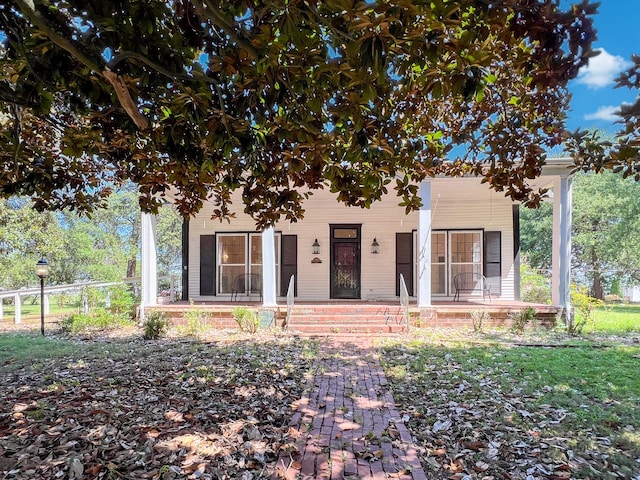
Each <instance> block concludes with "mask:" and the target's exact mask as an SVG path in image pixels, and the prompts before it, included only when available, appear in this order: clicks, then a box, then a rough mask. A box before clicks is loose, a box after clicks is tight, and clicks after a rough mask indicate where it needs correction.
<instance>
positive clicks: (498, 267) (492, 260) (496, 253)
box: [484, 232, 502, 296]
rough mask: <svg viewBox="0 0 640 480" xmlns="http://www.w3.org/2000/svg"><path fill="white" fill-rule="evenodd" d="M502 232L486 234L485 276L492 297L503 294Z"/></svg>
mask: <svg viewBox="0 0 640 480" xmlns="http://www.w3.org/2000/svg"><path fill="white" fill-rule="evenodd" d="M501 253H502V232H484V276H485V277H487V283H488V284H489V285H490V286H491V295H498V296H499V295H501V294H502V283H501V281H500V280H501V271H502V256H501Z"/></svg>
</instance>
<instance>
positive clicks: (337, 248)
mask: <svg viewBox="0 0 640 480" xmlns="http://www.w3.org/2000/svg"><path fill="white" fill-rule="evenodd" d="M331 298H360V225H336V226H331Z"/></svg>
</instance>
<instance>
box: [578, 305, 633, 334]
mask: <svg viewBox="0 0 640 480" xmlns="http://www.w3.org/2000/svg"><path fill="white" fill-rule="evenodd" d="M585 331H586V332H589V333H609V334H622V333H631V332H640V305H606V306H604V307H602V308H600V309H598V311H597V312H596V313H595V321H594V322H593V323H591V324H588V325H586V326H585Z"/></svg>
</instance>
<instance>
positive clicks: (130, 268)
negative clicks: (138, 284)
mask: <svg viewBox="0 0 640 480" xmlns="http://www.w3.org/2000/svg"><path fill="white" fill-rule="evenodd" d="M136 265H137V261H136V257H132V258H130V259H129V260H127V278H131V277H135V276H136Z"/></svg>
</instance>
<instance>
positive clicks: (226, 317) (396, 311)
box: [147, 302, 560, 335]
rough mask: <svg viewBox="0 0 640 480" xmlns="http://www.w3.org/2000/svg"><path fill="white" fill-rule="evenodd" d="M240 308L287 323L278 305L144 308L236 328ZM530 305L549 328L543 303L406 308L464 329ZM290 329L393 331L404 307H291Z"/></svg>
mask: <svg viewBox="0 0 640 480" xmlns="http://www.w3.org/2000/svg"><path fill="white" fill-rule="evenodd" d="M238 306H246V307H247V308H249V309H251V310H253V311H255V312H257V313H258V314H259V315H260V317H261V319H262V324H263V325H264V326H267V325H268V326H276V327H283V326H284V325H285V323H286V317H287V307H286V306H284V305H279V306H277V307H273V308H263V307H261V306H260V305H259V304H257V303H253V304H241V303H235V304H230V303H226V304H197V305H190V304H187V303H172V304H168V305H158V306H157V307H150V308H147V311H153V310H157V311H163V312H165V314H166V315H167V316H169V317H170V318H171V319H172V320H173V322H174V324H178V325H179V324H184V323H186V322H185V320H184V318H183V315H184V312H186V311H188V310H192V309H197V310H200V311H203V312H206V313H207V316H208V319H209V320H208V321H209V323H210V325H211V326H212V327H213V328H218V329H229V328H231V329H235V328H237V324H236V322H235V320H234V319H233V310H234V309H235V308H236V307H238ZM528 306H531V307H533V308H534V309H535V310H536V317H537V322H538V323H539V324H541V325H545V326H552V325H553V324H554V323H555V321H556V317H557V316H558V315H559V313H560V312H559V310H558V309H557V308H556V307H551V306H547V305H527V304H523V303H511V304H497V303H494V304H472V303H465V302H455V303H454V302H449V303H447V304H442V305H434V306H432V307H430V308H423V309H419V308H417V307H416V306H411V307H410V308H409V328H414V327H418V328H430V327H431V328H436V327H437V328H447V327H449V328H468V327H472V326H473V321H472V318H471V314H472V312H474V311H480V310H485V311H487V312H488V313H489V316H490V318H489V319H488V320H486V319H485V320H484V321H483V326H484V327H498V326H509V325H511V318H510V315H512V314H514V313H517V312H520V311H522V309H523V308H526V307H528ZM289 330H290V331H292V332H295V333H301V334H308V335H313V334H392V333H404V332H406V331H407V322H406V319H405V315H404V312H403V309H402V308H401V307H400V306H399V305H398V304H383V303H357V304H324V305H304V304H300V305H295V306H293V308H292V311H291V318H290V324H289Z"/></svg>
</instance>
